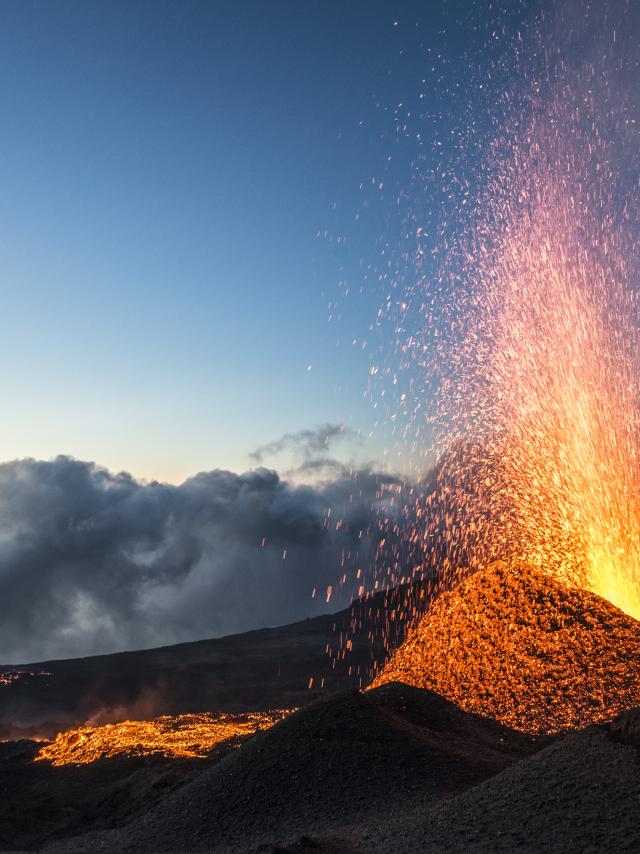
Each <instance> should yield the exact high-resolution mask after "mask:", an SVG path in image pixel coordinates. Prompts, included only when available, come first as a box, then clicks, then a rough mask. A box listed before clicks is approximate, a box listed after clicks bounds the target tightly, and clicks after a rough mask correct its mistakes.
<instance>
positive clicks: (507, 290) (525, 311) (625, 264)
mask: <svg viewBox="0 0 640 854" xmlns="http://www.w3.org/2000/svg"><path fill="white" fill-rule="evenodd" d="M557 70H558V69H557V68H556V69H555V71H556V73H555V75H554V87H553V95H549V91H547V92H546V93H542V91H541V89H540V87H539V86H533V87H532V92H531V93H530V94H529V96H528V98H527V99H526V101H525V102H524V103H525V104H526V106H525V107H523V106H522V104H523V101H522V100H520V101H519V102H518V105H517V106H515V105H514V103H509V104H507V109H506V110H505V113H506V114H507V115H510V116H511V119H512V121H511V123H507V125H506V127H507V131H508V132H502V134H501V135H500V137H499V138H498V140H497V141H496V142H495V143H494V144H493V147H492V150H491V157H490V165H489V167H488V169H487V174H488V176H489V177H488V179H487V180H486V181H485V185H484V190H483V191H482V193H481V195H480V198H479V199H478V204H477V207H476V211H477V213H476V215H475V221H474V223H473V225H472V227H471V228H470V230H469V235H470V236H469V237H467V238H465V239H464V240H463V241H462V242H461V244H460V245H459V246H458V249H459V253H458V255H457V256H456V258H457V260H456V262H455V269H454V264H453V263H452V264H451V268H450V269H449V270H448V271H445V273H444V274H443V275H444V276H447V275H448V277H449V287H448V288H447V292H446V293H447V296H446V305H445V306H443V307H442V309H441V315H440V317H439V318H438V323H439V324H440V328H441V329H442V330H444V332H443V335H442V343H441V344H439V346H438V349H437V356H436V358H435V360H434V361H435V364H434V365H433V371H434V375H435V376H436V378H437V383H438V394H437V396H436V399H437V404H436V407H437V410H436V412H435V417H434V422H435V425H436V426H435V435H436V445H437V447H438V451H439V453H440V460H441V462H440V464H439V466H438V468H437V483H436V487H435V491H434V492H433V493H432V494H431V495H430V496H429V498H428V499H427V500H426V501H424V500H422V503H421V505H420V506H419V507H418V513H419V516H420V521H419V524H422V526H423V529H424V531H425V536H424V541H425V543H427V542H432V541H433V537H434V536H435V535H436V534H437V536H439V537H440V538H444V540H445V542H446V545H447V550H446V551H447V557H446V561H445V564H446V568H445V573H444V575H445V577H446V578H448V579H449V581H450V580H451V578H452V577H454V576H456V575H458V574H460V572H461V570H460V567H462V566H464V567H468V568H471V569H476V568H479V567H482V566H486V565H488V564H489V563H491V562H492V561H494V560H496V559H503V560H505V559H506V560H515V561H517V562H519V563H524V564H526V565H529V566H532V567H533V568H535V569H537V570H539V571H542V572H545V573H547V574H550V575H552V576H553V577H554V578H556V579H557V580H559V581H561V582H563V583H565V584H568V585H570V586H573V587H579V588H582V589H585V590H589V591H592V592H594V593H597V594H599V595H600V596H602V597H603V598H605V599H607V600H609V601H611V602H612V603H613V604H615V605H616V606H618V607H619V608H621V609H622V610H624V611H625V612H626V613H628V614H630V615H632V616H634V617H635V618H637V619H640V473H639V471H638V461H639V451H640V441H639V439H640V437H639V414H640V405H639V404H640V400H639V399H638V397H639V390H640V371H639V365H638V356H639V354H640V349H639V344H640V341H639V334H638V328H639V323H638V294H637V290H636V288H635V285H637V283H636V282H634V280H633V270H634V265H633V264H632V263H631V261H632V259H633V258H634V255H635V253H636V249H635V246H636V244H635V243H634V240H633V232H634V214H635V213H636V211H635V208H634V205H635V199H636V198H637V181H636V182H633V183H627V184H626V185H625V180H626V179H624V178H623V177H621V176H620V175H618V174H616V172H615V170H614V168H613V166H612V163H613V162H614V157H615V156H614V148H615V145H617V139H616V140H614V142H612V137H616V135H617V136H619V135H624V133H625V132H626V130H625V121H624V117H623V118H622V119H620V121H619V122H618V124H617V125H616V121H615V120H614V119H613V118H612V115H611V114H610V113H608V114H606V115H604V116H603V115H602V114H601V113H600V112H599V110H600V109H601V104H599V105H596V102H595V100H594V97H593V96H592V93H591V87H592V86H593V88H595V87H596V86H597V85H598V83H599V82H601V81H600V79H599V74H600V72H598V73H596V71H594V70H593V69H590V70H588V72H586V73H585V72H583V76H582V78H581V79H580V81H579V84H580V85H577V84H576V83H575V82H571V81H573V78H571V81H570V77H571V75H569V73H568V72H567V73H566V74H565V75H564V77H562V75H561V78H562V82H561V84H558V83H557V77H558V74H557ZM612 128H613V130H614V133H612ZM614 143H615V144H614ZM452 254H454V253H452ZM460 257H462V259H463V260H462V261H460ZM434 507H435V508H437V512H434Z"/></svg>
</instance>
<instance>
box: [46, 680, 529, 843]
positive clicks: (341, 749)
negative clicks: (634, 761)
mask: <svg viewBox="0 0 640 854" xmlns="http://www.w3.org/2000/svg"><path fill="white" fill-rule="evenodd" d="M544 743H545V742H544V740H543V741H541V740H540V739H536V738H535V737H532V736H528V735H525V734H522V733H517V732H513V731H511V730H508V729H506V728H505V727H503V726H501V725H500V724H497V723H496V722H495V721H489V720H485V719H482V718H479V717H477V716H475V715H469V714H467V713H465V712H462V711H460V710H459V709H458V708H456V707H455V706H454V705H453V704H451V703H449V702H447V701H446V700H443V699H442V698H441V697H438V696H437V695H435V694H433V693H431V692H429V691H420V690H417V689H415V688H410V687H408V686H406V685H385V686H384V687H382V688H380V689H378V690H376V691H370V692H367V693H365V694H361V693H350V694H339V695H335V696H334V697H331V698H329V699H327V700H323V701H321V702H319V703H316V704H314V705H313V706H310V707H308V708H306V709H304V710H302V711H300V712H298V713H297V714H295V715H292V716H291V717H290V718H287V719H286V720H284V721H282V723H279V724H277V725H276V726H275V727H273V728H272V729H270V730H268V731H267V732H265V733H263V734H261V735H258V736H256V737H255V738H253V739H252V740H251V741H249V742H247V743H245V744H244V745H243V746H242V747H241V748H240V749H239V750H238V751H236V752H235V753H233V754H231V755H229V756H227V757H225V758H224V759H223V760H222V761H220V762H219V763H218V764H217V765H215V766H213V767H212V768H211V769H209V770H208V771H206V772H205V773H203V774H202V775H201V776H200V777H198V778H197V779H196V780H194V781H193V782H191V783H190V784H188V785H187V786H185V787H184V788H182V789H181V790H180V791H179V792H177V793H175V794H174V795H172V796H171V797H170V798H168V799H167V800H166V801H165V802H163V803H162V804H161V805H160V807H158V808H156V809H153V810H152V811H151V812H149V813H148V814H147V815H146V816H144V817H143V818H142V819H139V820H137V821H136V822H134V823H133V824H131V825H130V826H129V827H128V828H125V829H123V830H122V831H120V832H115V833H112V834H107V835H104V836H101V837H99V838H97V839H96V838H93V839H91V840H86V839H85V840H83V839H80V840H77V841H76V842H73V841H71V840H70V841H69V843H67V844H66V845H64V846H61V847H60V848H56V850H64V851H82V850H88V848H89V847H91V848H92V849H94V850H109V851H136V852H144V851H154V852H155V851H165V852H166V851H192V852H195V851H209V850H216V851H218V850H220V851H223V850H224V851H228V850H241V851H248V850H251V849H252V847H254V846H257V845H260V844H266V845H267V846H268V845H269V844H274V843H276V842H278V841H281V840H283V839H284V840H286V839H287V838H291V837H295V836H296V835H297V836H300V835H301V834H311V835H316V834H317V833H319V834H321V835H323V836H324V835H326V834H327V833H329V834H331V832H333V831H334V830H337V831H338V832H339V830H340V828H342V827H344V826H345V825H348V824H349V823H353V822H355V823H356V824H357V825H358V826H360V827H363V828H366V826H368V824H369V822H370V821H375V820H376V818H377V817H379V816H381V815H384V816H391V815H395V814H397V813H398V812H399V811H400V810H404V809H406V808H407V806H408V805H417V804H425V803H433V802H434V801H436V800H440V799H442V798H444V797H451V796H454V795H456V794H458V793H459V792H462V791H465V790H466V789H468V788H469V787H470V786H473V785H475V784H477V783H479V782H480V781H482V780H485V779H487V778H488V777H490V776H492V775H494V774H496V773H498V772H499V771H501V770H503V769H504V768H506V767H508V766H510V765H511V764H513V763H514V762H516V761H519V760H520V759H523V758H526V757H527V756H529V755H531V753H532V752H534V751H535V750H537V749H539V748H540V747H541V746H542V745H543V744H544ZM356 844H357V842H356ZM83 846H85V847H83ZM265 850H270V848H268V847H267V848H266V849H265ZM341 850H344V849H341Z"/></svg>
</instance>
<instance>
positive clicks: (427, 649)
mask: <svg viewBox="0 0 640 854" xmlns="http://www.w3.org/2000/svg"><path fill="white" fill-rule="evenodd" d="M639 665H640V622H638V621H637V620H635V619H633V618H632V617H629V616H628V615H627V614H625V613H623V612H622V611H620V610H619V609H618V608H616V607H615V606H614V605H612V604H610V603H609V602H607V601H606V600H605V599H602V598H601V597H600V596H597V595H596V594H594V593H590V592H587V591H584V590H579V589H573V588H570V587H567V586H565V585H564V584H562V583H560V582H558V581H555V580H553V579H552V578H550V577H547V576H546V575H544V574H541V573H539V572H537V571H535V570H532V569H531V568H529V567H527V566H525V565H513V564H506V563H504V562H495V563H493V564H491V565H490V566H489V567H487V568H486V569H484V570H480V571H478V572H476V573H474V574H473V575H471V576H469V577H467V578H466V579H465V580H464V581H462V583H460V584H459V585H458V586H457V587H455V588H453V589H451V590H449V591H446V592H444V593H442V594H441V595H440V596H439V597H438V598H437V599H436V600H435V601H434V603H433V604H432V605H431V607H430V609H429V610H428V611H427V613H426V615H425V616H424V617H423V618H422V619H421V621H420V622H419V623H418V624H417V625H416V626H415V628H414V629H413V630H412V631H411V632H410V633H409V635H408V636H407V639H406V640H405V641H404V642H403V643H402V644H401V645H400V646H399V647H398V649H397V650H396V651H395V653H394V654H393V655H392V656H391V658H390V659H389V661H388V662H387V663H386V665H385V666H384V667H383V669H382V670H381V672H380V673H379V674H378V676H377V677H376V679H375V680H374V682H373V687H376V686H379V685H382V684H384V683H387V682H404V683H406V684H408V685H413V686H415V687H419V688H429V689H430V690H432V691H436V692H437V693H438V694H440V695H442V696H443V697H446V698H447V699H448V700H451V701H452V702H454V703H456V704H457V705H458V706H459V707H460V708H461V709H464V710H465V711H468V712H474V713H476V714H480V715H484V716H487V717H491V718H494V719H496V720H499V721H501V722H502V723H504V724H507V725H509V726H511V727H513V728H514V729H518V730H522V731H526V732H531V733H556V732H561V731H565V730H570V729H577V728H581V727H585V726H587V725H589V724H592V723H601V722H606V721H610V720H612V719H613V718H614V717H615V716H616V715H617V714H619V713H620V712H622V711H625V710H627V709H631V708H634V707H637V706H640V667H639Z"/></svg>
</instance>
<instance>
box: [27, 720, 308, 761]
mask: <svg viewBox="0 0 640 854" xmlns="http://www.w3.org/2000/svg"><path fill="white" fill-rule="evenodd" d="M291 711H292V710H280V711H273V712H251V713H247V714H238V715H232V714H217V715H216V714H209V713H200V714H191V715H164V716H162V717H159V718H154V719H152V720H146V721H121V722H120V723H112V724H104V725H103V726H82V727H77V728H76V729H70V730H66V731H64V732H61V733H58V735H57V736H56V738H55V739H54V741H52V742H50V743H48V744H45V745H44V746H43V747H42V748H41V749H40V750H39V752H38V755H37V757H36V759H37V760H38V761H48V762H51V764H52V765H69V764H73V765H84V764H87V763H89V762H95V761H96V760H98V759H108V758H112V757H115V756H144V755H148V754H160V755H163V756H165V757H168V758H174V759H176V758H181V757H182V758H187V759H203V758H205V757H206V756H207V755H208V754H209V753H210V752H211V751H212V750H213V749H214V748H215V747H217V746H218V745H220V744H223V743H225V742H230V741H231V740H233V739H238V738H241V737H243V736H248V735H253V734H254V733H256V732H259V731H260V730H264V729H269V727H272V726H273V725H274V724H275V723H277V722H278V721H279V720H281V719H282V718H284V717H286V716H287V715H288V714H290V713H291Z"/></svg>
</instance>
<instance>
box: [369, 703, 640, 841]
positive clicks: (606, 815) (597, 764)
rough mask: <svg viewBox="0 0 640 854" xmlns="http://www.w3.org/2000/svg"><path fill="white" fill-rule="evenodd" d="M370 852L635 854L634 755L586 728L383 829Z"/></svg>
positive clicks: (639, 780)
mask: <svg viewBox="0 0 640 854" xmlns="http://www.w3.org/2000/svg"><path fill="white" fill-rule="evenodd" d="M634 714H635V715H636V716H637V715H638V713H637V712H636V713H634ZM371 850H373V851H376V852H379V854H391V852H394V854H395V852H404V854H418V852H419V854H435V852H443V851H447V852H452V854H454V852H455V854H463V852H464V854H467V852H469V854H493V852H498V851H504V852H512V851H521V852H532V853H533V852H536V854H537V852H553V854H578V852H580V854H586V852H592V854H596V852H614V851H615V852H620V851H640V764H639V762H638V754H637V750H636V749H635V748H634V747H631V746H627V745H623V744H620V743H616V742H615V741H614V740H613V739H612V737H611V735H610V734H609V733H608V732H607V728H606V727H589V728H588V729H586V730H585V731H584V732H580V733H575V734H572V735H569V736H566V737H565V738H563V739H561V740H558V741H556V742H555V743H553V744H552V745H551V746H549V747H547V748H546V749H545V750H542V751H541V752H540V753H538V754H536V755H535V756H533V757H531V758H530V759H527V760H526V761H524V762H521V763H519V764H517V765H514V766H513V767H511V768H509V769H507V770H506V771H504V772H503V773H501V774H499V775H497V776H496V777H493V778H492V779H490V780H487V781H486V782H484V783H482V784H480V785H479V786H476V787H474V788H473V789H470V790H469V791H467V792H465V793H464V794H462V795H460V796H458V797H456V798H454V799H452V800H450V801H448V802H447V803H444V804H441V805H438V806H437V807H431V808H429V809H420V810H416V811H414V813H413V815H411V816H408V817H407V816H405V817H404V818H401V819H400V820H399V821H395V822H393V821H392V822H390V823H389V824H388V825H387V827H386V828H384V829H383V830H382V831H381V832H380V833H379V834H378V835H377V836H376V838H375V840H374V841H373V842H372V845H371Z"/></svg>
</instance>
